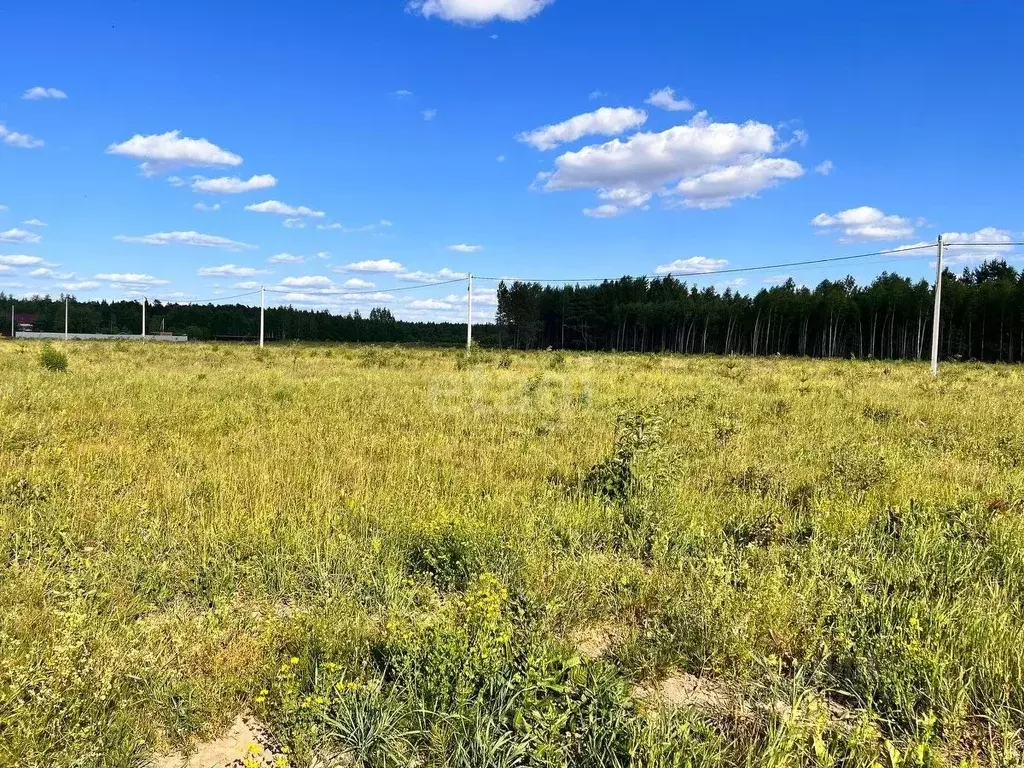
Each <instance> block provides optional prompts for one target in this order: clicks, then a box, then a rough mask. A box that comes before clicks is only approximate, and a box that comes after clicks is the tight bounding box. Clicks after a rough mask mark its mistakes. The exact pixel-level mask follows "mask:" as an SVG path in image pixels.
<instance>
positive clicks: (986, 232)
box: [920, 227, 1013, 265]
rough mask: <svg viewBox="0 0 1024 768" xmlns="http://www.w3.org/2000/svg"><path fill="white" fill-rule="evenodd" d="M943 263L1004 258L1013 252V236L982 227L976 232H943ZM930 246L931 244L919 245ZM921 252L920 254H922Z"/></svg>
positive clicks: (1003, 231) (1004, 230)
mask: <svg viewBox="0 0 1024 768" xmlns="http://www.w3.org/2000/svg"><path fill="white" fill-rule="evenodd" d="M942 242H943V243H944V245H945V247H944V248H943V262H944V263H946V264H949V265H954V264H980V263H981V262H983V261H991V260H992V259H1001V258H1006V254H1007V253H1009V252H1010V251H1012V250H1013V245H1012V243H1013V236H1012V235H1011V234H1010V231H1009V230H1006V229H996V228H995V227H983V228H982V229H979V230H977V231H976V232H943V233H942ZM921 245H931V246H932V247H935V244H933V243H921ZM924 252H925V251H921V252H920V253H924Z"/></svg>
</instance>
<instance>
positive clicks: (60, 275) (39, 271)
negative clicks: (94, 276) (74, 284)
mask: <svg viewBox="0 0 1024 768" xmlns="http://www.w3.org/2000/svg"><path fill="white" fill-rule="evenodd" d="M28 276H29V277H35V278H37V279H43V278H51V279H53V280H70V279H71V278H72V277H74V276H75V273H74V272H57V271H56V270H53V269H50V268H49V267H37V268H36V269H33V270H32V271H31V272H29V273H28Z"/></svg>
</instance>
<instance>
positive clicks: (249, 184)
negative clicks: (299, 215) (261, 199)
mask: <svg viewBox="0 0 1024 768" xmlns="http://www.w3.org/2000/svg"><path fill="white" fill-rule="evenodd" d="M172 178H175V179H177V177H176V176H175V177H172ZM170 180H171V179H168V181H170ZM178 181H181V179H178ZM275 186H277V178H276V177H274V176H271V175H270V174H269V173H264V174H260V175H258V176H250V177H249V180H248V181H246V180H244V179H240V178H238V177H237V176H221V177H220V178H216V179H207V178H204V177H203V176H196V177H195V178H193V179H192V189H194V190H195V191H196V192H209V193H211V194H215V195H240V194H242V193H243V192H252V191H254V190H257V189H270V188H271V187H275Z"/></svg>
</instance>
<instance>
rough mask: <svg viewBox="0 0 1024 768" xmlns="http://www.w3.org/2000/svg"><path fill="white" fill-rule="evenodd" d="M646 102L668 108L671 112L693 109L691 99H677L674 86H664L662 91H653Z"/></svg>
mask: <svg viewBox="0 0 1024 768" xmlns="http://www.w3.org/2000/svg"><path fill="white" fill-rule="evenodd" d="M644 103H645V104H650V105H651V106H652V107H657V108H658V109H665V110H668V111H669V112H692V111H693V102H691V101H690V100H689V99H677V98H676V92H675V91H674V90H673V89H672V88H662V89H661V90H660V91H653V92H652V93H651V95H650V96H648V97H647V100H646V101H645V102H644Z"/></svg>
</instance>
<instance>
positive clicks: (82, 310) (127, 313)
mask: <svg viewBox="0 0 1024 768" xmlns="http://www.w3.org/2000/svg"><path fill="white" fill-rule="evenodd" d="M12 304H14V305H15V310H14V312H15V316H16V317H20V316H22V315H30V316H34V324H33V325H34V329H35V330H37V331H63V330H64V297H63V296H61V297H58V298H55V299H54V298H50V297H49V296H45V297H39V296H37V297H34V298H31V299H24V298H21V299H14V298H13V297H11V296H6V295H4V294H3V293H2V292H0V331H2V332H3V333H4V334H5V335H10V327H11V305H12ZM68 321H69V322H68V324H69V327H70V329H71V330H72V331H73V332H75V333H130V334H138V333H141V332H142V306H141V305H140V304H139V303H138V302H137V301H115V302H106V301H80V300H78V299H75V300H73V301H72V302H71V303H70V304H69V306H68ZM264 322H265V329H264V334H265V338H266V339H267V340H268V341H354V342H397V343H408V344H429V345H437V346H449V345H458V344H462V345H464V344H465V343H466V325H465V323H414V322H406V321H402V320H396V319H395V317H394V315H392V313H391V311H390V310H388V309H383V308H375V309H372V310H371V311H370V313H369V314H368V315H367V316H365V317H364V316H361V315H360V314H359V312H355V313H353V314H350V315H332V314H331V313H330V312H328V311H327V310H311V309H296V308H295V307H281V308H273V309H271V308H268V309H267V310H266V315H265V318H264ZM259 330H260V310H259V307H250V306H246V305H243V304H204V305H186V304H162V303H160V302H159V301H155V302H153V303H152V304H149V305H148V306H147V309H146V332H147V333H150V334H154V333H160V332H161V331H166V332H169V333H170V332H173V333H177V334H184V335H186V336H188V337H189V338H190V339H197V340H200V341H209V340H215V339H221V340H230V341H242V340H254V339H257V338H258V337H259ZM473 335H474V338H475V339H477V340H478V341H479V342H480V343H481V344H482V345H485V346H495V345H496V344H497V329H496V327H495V326H494V325H474V326H473Z"/></svg>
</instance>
